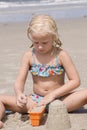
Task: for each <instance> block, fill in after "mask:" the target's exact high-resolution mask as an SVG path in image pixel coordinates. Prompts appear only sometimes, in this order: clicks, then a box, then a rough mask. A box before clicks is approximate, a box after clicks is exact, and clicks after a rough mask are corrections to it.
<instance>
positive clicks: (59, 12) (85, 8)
mask: <svg viewBox="0 0 87 130" xmlns="http://www.w3.org/2000/svg"><path fill="white" fill-rule="evenodd" d="M35 14H49V15H52V17H54V18H76V17H86V16H87V0H0V22H14V21H17V22H19V21H27V20H29V19H30V18H31V17H32V15H35Z"/></svg>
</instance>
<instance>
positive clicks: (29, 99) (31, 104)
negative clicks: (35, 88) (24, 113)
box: [27, 97, 37, 113]
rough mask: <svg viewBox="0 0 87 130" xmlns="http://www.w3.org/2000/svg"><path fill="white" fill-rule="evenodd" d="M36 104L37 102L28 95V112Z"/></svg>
mask: <svg viewBox="0 0 87 130" xmlns="http://www.w3.org/2000/svg"><path fill="white" fill-rule="evenodd" d="M35 106H37V103H36V102H35V101H33V100H32V99H31V97H28V102H27V108H28V113H29V112H30V111H31V110H32V109H33V108H34V107H35Z"/></svg>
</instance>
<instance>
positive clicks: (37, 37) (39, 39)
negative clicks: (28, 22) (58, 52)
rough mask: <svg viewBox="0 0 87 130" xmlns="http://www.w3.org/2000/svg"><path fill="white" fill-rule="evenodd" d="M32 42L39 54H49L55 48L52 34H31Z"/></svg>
mask: <svg viewBox="0 0 87 130" xmlns="http://www.w3.org/2000/svg"><path fill="white" fill-rule="evenodd" d="M31 40H32V42H33V47H34V48H35V50H36V51H37V52H39V53H44V54H45V53H48V52H50V51H51V50H52V48H53V42H54V36H53V35H51V34H45V35H43V34H42V35H41V34H36V33H32V34H31Z"/></svg>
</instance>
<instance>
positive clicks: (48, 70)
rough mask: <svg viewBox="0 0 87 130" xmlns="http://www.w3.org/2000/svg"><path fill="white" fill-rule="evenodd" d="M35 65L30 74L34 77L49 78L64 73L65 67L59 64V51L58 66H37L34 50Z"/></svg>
mask: <svg viewBox="0 0 87 130" xmlns="http://www.w3.org/2000/svg"><path fill="white" fill-rule="evenodd" d="M32 56H33V60H34V62H33V64H32V66H31V68H30V72H31V73H32V75H34V76H41V77H49V76H53V75H60V74H62V73H63V72H64V67H63V66H61V65H59V64H58V50H56V65H54V66H52V65H43V64H36V62H35V57H34V49H32Z"/></svg>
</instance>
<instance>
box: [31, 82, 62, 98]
mask: <svg viewBox="0 0 87 130" xmlns="http://www.w3.org/2000/svg"><path fill="white" fill-rule="evenodd" d="M62 85H63V83H62V84H59V83H58V82H52V81H51V82H39V83H36V84H35V83H34V86H33V90H34V93H36V94H39V95H42V96H45V95H46V94H48V93H50V92H51V91H53V90H55V89H57V88H59V87H61V86H62Z"/></svg>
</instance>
